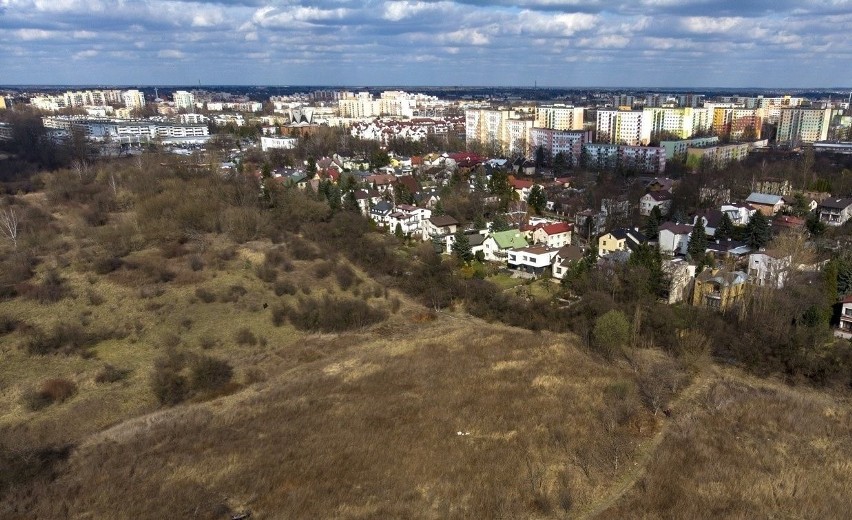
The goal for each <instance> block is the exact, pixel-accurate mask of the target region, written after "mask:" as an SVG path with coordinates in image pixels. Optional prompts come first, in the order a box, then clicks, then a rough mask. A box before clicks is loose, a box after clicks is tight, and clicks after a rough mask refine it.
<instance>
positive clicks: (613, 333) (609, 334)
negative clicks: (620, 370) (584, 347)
mask: <svg viewBox="0 0 852 520" xmlns="http://www.w3.org/2000/svg"><path fill="white" fill-rule="evenodd" d="M592 339H593V341H594V346H595V347H596V348H597V349H599V350H600V351H601V353H603V354H604V355H606V356H611V355H612V354H614V353H615V352H616V351H618V350H620V349H621V348H622V347H624V346H625V345H627V343H628V342H629V341H630V322H629V321H627V317H625V316H624V313H622V312H621V311H617V310H611V311H609V312H607V313H606V314H603V315H602V316H599V317H598V319H597V320H595V327H594V329H593V330H592Z"/></svg>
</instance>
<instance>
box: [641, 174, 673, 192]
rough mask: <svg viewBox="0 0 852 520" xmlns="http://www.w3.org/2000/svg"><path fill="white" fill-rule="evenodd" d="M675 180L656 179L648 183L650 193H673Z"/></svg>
mask: <svg viewBox="0 0 852 520" xmlns="http://www.w3.org/2000/svg"><path fill="white" fill-rule="evenodd" d="M674 182H675V181H674V180H673V179H669V178H668V177H654V178H653V179H651V180H649V181H648V184H647V186H646V187H647V188H648V191H668V192H670V193H671V191H672V188H674Z"/></svg>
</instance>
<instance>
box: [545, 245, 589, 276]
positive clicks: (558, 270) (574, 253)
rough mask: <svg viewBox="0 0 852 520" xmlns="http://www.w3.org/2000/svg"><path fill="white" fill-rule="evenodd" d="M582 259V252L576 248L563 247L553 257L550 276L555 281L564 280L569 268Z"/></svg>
mask: <svg viewBox="0 0 852 520" xmlns="http://www.w3.org/2000/svg"><path fill="white" fill-rule="evenodd" d="M582 258H583V250H582V249H580V248H579V247H577V246H564V247H562V248H560V249H559V250H558V251H557V252H556V256H554V257H553V267H552V272H551V276H553V277H554V278H556V279H557V280H561V279H563V278H565V274H566V273H567V272H568V270H569V269H571V266H572V265H573V264H574V263H576V262H578V261H580V260H581V259H582Z"/></svg>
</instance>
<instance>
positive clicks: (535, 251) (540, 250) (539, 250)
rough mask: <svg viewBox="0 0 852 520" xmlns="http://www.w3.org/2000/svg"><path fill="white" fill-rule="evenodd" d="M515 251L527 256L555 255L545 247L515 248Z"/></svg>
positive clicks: (551, 249) (553, 251)
mask: <svg viewBox="0 0 852 520" xmlns="http://www.w3.org/2000/svg"><path fill="white" fill-rule="evenodd" d="M515 251H517V252H519V253H527V254H530V255H543V254H546V253H555V252H556V250H555V249H553V248H551V247H547V246H527V247H519V248H516V249H515Z"/></svg>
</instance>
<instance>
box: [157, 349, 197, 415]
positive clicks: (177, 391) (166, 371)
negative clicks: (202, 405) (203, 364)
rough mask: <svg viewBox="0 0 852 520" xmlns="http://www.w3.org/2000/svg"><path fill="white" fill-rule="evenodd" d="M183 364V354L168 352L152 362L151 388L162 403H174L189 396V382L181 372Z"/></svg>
mask: <svg viewBox="0 0 852 520" xmlns="http://www.w3.org/2000/svg"><path fill="white" fill-rule="evenodd" d="M184 365H185V359H184V357H183V356H181V355H179V354H177V353H175V352H170V353H168V354H166V355H165V356H163V357H160V358H158V359H157V360H156V361H155V362H154V372H153V373H152V374H151V390H152V391H153V392H154V395H155V396H157V400H158V401H160V404H162V405H169V406H170V405H175V404H178V403H180V402H182V401H183V400H185V399H186V398H187V397H188V396H189V384H188V383H187V380H186V377H185V376H184V375H183V374H181V370H183V367H184Z"/></svg>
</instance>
